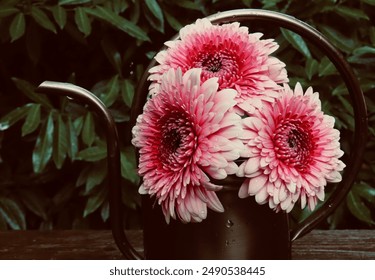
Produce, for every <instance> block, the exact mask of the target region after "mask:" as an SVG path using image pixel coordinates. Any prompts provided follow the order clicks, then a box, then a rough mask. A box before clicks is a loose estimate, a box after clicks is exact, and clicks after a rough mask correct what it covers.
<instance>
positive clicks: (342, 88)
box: [332, 83, 348, 96]
mask: <svg viewBox="0 0 375 280" xmlns="http://www.w3.org/2000/svg"><path fill="white" fill-rule="evenodd" d="M347 94H348V89H347V87H346V85H345V84H344V83H341V84H340V85H338V86H337V87H336V88H335V89H334V90H333V91H332V95H333V96H337V95H347Z"/></svg>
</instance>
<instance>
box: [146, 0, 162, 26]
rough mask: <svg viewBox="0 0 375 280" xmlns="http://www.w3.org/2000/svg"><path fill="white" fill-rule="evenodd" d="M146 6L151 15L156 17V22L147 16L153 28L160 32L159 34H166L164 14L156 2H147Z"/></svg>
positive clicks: (148, 0)
mask: <svg viewBox="0 0 375 280" xmlns="http://www.w3.org/2000/svg"><path fill="white" fill-rule="evenodd" d="M145 3H146V6H147V8H148V10H149V11H150V12H151V14H152V15H153V16H154V17H155V19H156V21H155V20H154V19H152V18H151V17H148V16H147V14H146V17H147V19H148V21H149V22H150V24H151V26H152V27H153V28H155V29H156V30H158V31H159V32H161V33H163V32H164V16H163V12H162V10H161V8H160V6H159V4H158V2H157V1H156V0H145Z"/></svg>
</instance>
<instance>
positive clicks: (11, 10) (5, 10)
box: [0, 7, 20, 18]
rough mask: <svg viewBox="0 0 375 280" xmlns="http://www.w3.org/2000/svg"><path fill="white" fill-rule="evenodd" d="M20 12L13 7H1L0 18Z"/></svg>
mask: <svg viewBox="0 0 375 280" xmlns="http://www.w3.org/2000/svg"><path fill="white" fill-rule="evenodd" d="M19 11H20V10H19V9H17V8H14V7H2V8H1V9H0V18H4V17H8V16H11V15H13V14H15V13H18V12H19Z"/></svg>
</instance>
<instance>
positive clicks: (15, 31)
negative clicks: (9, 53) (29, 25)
mask: <svg viewBox="0 0 375 280" xmlns="http://www.w3.org/2000/svg"><path fill="white" fill-rule="evenodd" d="M23 34H25V15H24V14H23V13H19V14H17V15H16V16H15V17H14V18H13V20H12V23H11V24H10V27H9V35H10V37H11V38H12V42H14V41H16V40H17V39H19V38H21V37H22V36H23Z"/></svg>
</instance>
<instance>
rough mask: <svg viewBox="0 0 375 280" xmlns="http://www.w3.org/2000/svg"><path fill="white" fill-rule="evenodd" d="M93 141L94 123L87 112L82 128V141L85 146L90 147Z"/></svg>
mask: <svg viewBox="0 0 375 280" xmlns="http://www.w3.org/2000/svg"><path fill="white" fill-rule="evenodd" d="M94 140H95V123H94V118H93V116H92V114H91V113H90V112H87V114H86V116H85V120H84V123H83V128H82V141H83V143H85V144H86V145H87V146H91V145H92V143H94Z"/></svg>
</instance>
